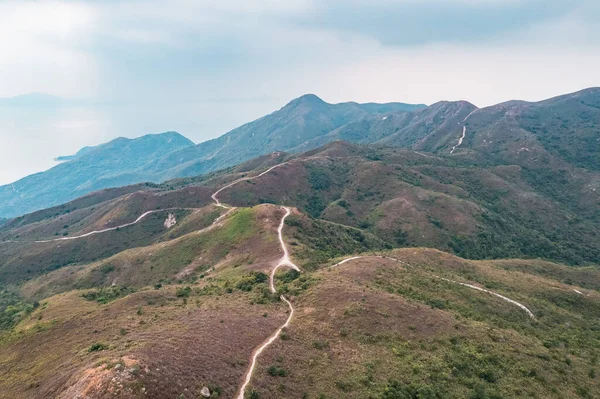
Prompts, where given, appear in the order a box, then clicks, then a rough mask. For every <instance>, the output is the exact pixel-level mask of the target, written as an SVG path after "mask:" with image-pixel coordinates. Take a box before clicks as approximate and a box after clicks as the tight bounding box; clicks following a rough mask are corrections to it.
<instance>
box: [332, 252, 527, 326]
mask: <svg viewBox="0 0 600 399" xmlns="http://www.w3.org/2000/svg"><path fill="white" fill-rule="evenodd" d="M368 257H375V258H383V259H393V260H395V261H397V262H400V263H402V264H405V265H407V266H410V264H408V263H406V262H403V261H401V260H399V259H396V258H391V257H387V256H381V255H375V256H352V257H350V258H347V259H344V260H342V261H340V262H338V263H336V264H334V265H332V266H331V267H336V266H339V265H343V264H344V263H346V262H350V261H351V260H355V259H360V258H368ZM431 276H432V277H435V278H439V279H440V280H443V281H446V282H449V283H454V284H458V285H462V286H463V287H468V288H471V289H474V290H477V291H481V292H485V293H487V294H490V295H494V296H496V297H498V298H500V299H502V300H504V301H506V302H509V303H512V304H513V305H515V306H518V307H519V308H521V309H523V310H524V311H525V313H527V315H528V316H529V317H531V318H532V319H533V320H535V315H534V314H533V312H532V311H531V310H529V309H528V308H527V307H526V306H525V305H523V304H522V303H519V302H517V301H515V300H513V299H510V298H508V297H505V296H504V295H500V294H498V293H496V292H494V291H490V290H486V289H485V288H481V287H477V286H476V285H473V284H467V283H460V282H458V281H454V280H450V279H447V278H444V277H440V276H436V275H434V274H432V275H431Z"/></svg>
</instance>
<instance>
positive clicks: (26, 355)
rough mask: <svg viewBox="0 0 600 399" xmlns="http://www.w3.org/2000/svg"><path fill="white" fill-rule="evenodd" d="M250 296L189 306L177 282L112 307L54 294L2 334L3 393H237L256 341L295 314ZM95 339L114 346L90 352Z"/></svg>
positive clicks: (205, 299) (216, 297) (194, 299)
mask: <svg viewBox="0 0 600 399" xmlns="http://www.w3.org/2000/svg"><path fill="white" fill-rule="evenodd" d="M265 289H266V287H265ZM251 295H252V294H244V293H241V292H240V291H239V290H236V291H235V292H234V293H232V294H227V295H225V294H210V293H209V294H205V295H202V296H195V294H192V296H191V297H190V298H189V300H188V304H187V305H186V304H184V303H183V302H182V299H181V298H177V297H176V296H175V287H169V288H163V289H161V290H149V291H142V292H139V293H135V294H132V295H129V296H128V297H126V298H122V299H119V300H117V301H115V302H112V303H109V304H108V305H99V304H97V303H95V302H90V301H87V300H85V299H83V298H82V297H81V296H80V293H79V292H71V293H67V294H61V295H58V296H55V297H52V298H49V299H48V300H47V301H45V302H44V304H43V305H42V306H41V307H40V308H39V309H38V310H37V311H36V312H34V313H33V314H32V315H31V317H30V319H28V320H26V321H24V322H22V323H21V324H20V325H19V326H18V327H17V328H16V330H15V331H14V332H13V333H12V334H11V335H10V336H8V337H4V339H2V340H1V341H0V375H2V378H0V392H2V394H0V397H6V398H9V397H10V398H16V397H19V398H47V397H65V398H72V397H79V395H82V396H84V397H87V398H108V397H115V396H117V397H125V398H138V397H149V398H164V397H173V398H175V397H179V395H181V394H185V395H186V397H196V395H197V394H198V393H199V390H200V389H201V388H202V387H203V386H208V387H210V388H211V389H213V390H214V389H219V390H220V391H221V392H222V396H221V397H232V396H233V393H234V391H235V389H236V388H237V384H238V381H239V380H240V379H241V377H242V375H243V373H244V371H245V369H246V365H247V360H248V358H249V357H250V354H251V352H252V350H253V348H254V347H256V346H258V344H259V343H260V342H262V341H263V340H264V339H265V338H266V337H267V336H268V335H269V334H270V333H271V332H272V330H274V329H275V328H276V326H277V325H278V324H280V323H281V322H282V321H283V320H284V319H285V317H286V315H285V311H286V308H285V307H282V306H281V305H280V304H277V303H271V304H269V303H267V304H262V305H261V304H252V302H253V299H252V297H251ZM265 315H266V316H265ZM95 343H101V344H103V345H105V349H104V350H100V351H91V352H90V348H91V347H92V345H93V344H95ZM119 363H122V364H124V365H125V367H123V368H122V369H120V367H122V366H117V364H119Z"/></svg>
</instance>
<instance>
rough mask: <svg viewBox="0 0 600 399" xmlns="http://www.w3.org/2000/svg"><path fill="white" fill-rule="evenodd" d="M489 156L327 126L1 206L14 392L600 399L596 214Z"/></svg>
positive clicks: (9, 383) (4, 309)
mask: <svg viewBox="0 0 600 399" xmlns="http://www.w3.org/2000/svg"><path fill="white" fill-rule="evenodd" d="M428 131H433V130H428ZM459 148H460V147H459ZM476 151H477V150H471V149H468V148H467V147H465V148H464V149H462V148H461V149H460V151H455V153H453V154H452V156H448V155H445V154H444V153H442V154H439V155H436V154H432V153H423V152H420V151H413V150H410V149H400V148H395V147H389V146H381V145H358V144H351V143H347V142H341V141H335V142H332V143H329V144H327V145H325V146H323V147H319V148H316V149H314V150H311V151H308V152H305V153H301V154H286V153H282V152H275V153H271V154H267V155H263V156H261V157H259V158H255V159H252V160H250V161H248V162H246V163H242V164H240V165H237V166H235V167H231V168H229V169H226V170H222V171H219V172H214V173H211V174H207V175H203V176H198V177H191V178H179V179H176V180H172V181H167V182H165V183H162V184H138V185H135V186H126V187H121V188H111V189H106V190H101V191H98V192H95V193H91V194H88V195H86V196H84V197H81V198H78V199H76V200H73V201H71V202H68V203H65V204H62V205H60V206H56V207H53V208H49V209H45V210H40V211H37V212H34V213H32V214H29V215H25V216H22V217H18V218H15V219H12V220H10V221H8V222H7V223H5V224H4V225H2V226H0V375H2V376H3V378H0V390H1V392H3V393H4V395H5V396H6V397H19V398H21V397H22V398H46V397H59V398H72V397H91V398H109V397H122V398H138V397H147V398H163V397H206V395H207V394H210V397H226V398H230V397H239V395H240V394H241V395H242V397H251V398H289V397H294V398H295V397H309V398H311V397H312V398H319V397H326V398H337V397H344V398H346V397H347V398H369V397H372V398H382V399H394V398H424V397H426V398H440V399H441V398H447V397H457V398H458V397H460V398H462V397H472V398H511V397H514V398H518V397H544V398H546V397H548V398H554V397H555V398H576V397H594V392H598V391H599V390H600V380H598V378H596V373H597V359H596V357H597V356H596V353H598V351H599V350H600V339H599V337H598V333H597V332H598V330H599V329H600V324H599V322H598V320H600V268H599V267H598V263H600V262H599V261H600V247H599V244H598V243H599V242H600V240H598V232H599V228H600V227H599V226H600V223H598V221H597V220H594V219H590V218H588V217H584V216H581V215H583V214H582V213H581V212H583V210H582V209H579V208H578V207H568V206H567V204H568V202H564V201H565V200H564V199H562V198H558V199H557V198H554V197H552V196H550V195H549V194H547V193H546V191H544V190H542V189H540V187H541V186H538V185H536V184H532V183H530V174H529V173H537V171H536V170H534V171H533V172H531V171H528V170H526V168H525V167H523V166H519V165H516V164H510V165H509V164H500V163H499V162H500V161H499V159H492V160H489V159H480V157H478V156H473V155H472V154H471V152H473V153H474V152H476ZM85 156H87V155H85ZM85 156H83V157H82V159H83V158H84V157H85ZM77 161H78V160H75V161H72V162H77ZM596 175H597V172H595V171H588V172H587V175H582V176H588V177H593V176H596ZM571 184H572V183H571ZM572 187H576V186H575V185H572ZM585 187H587V185H586V184H582V186H581V189H585ZM574 194H577V193H574ZM588 207H589V208H591V210H590V212H597V210H598V208H600V205H598V204H597V203H592V202H590V203H589V204H588ZM427 247H429V248H427ZM431 247H433V248H431ZM457 255H460V256H462V257H459V256H457ZM505 258H511V259H505ZM537 258H544V259H537ZM492 259H493V260H492ZM563 262H565V263H570V264H573V265H577V267H573V266H569V265H565V264H563ZM296 269H298V270H296ZM246 383H247V384H246ZM203 392H204V393H203Z"/></svg>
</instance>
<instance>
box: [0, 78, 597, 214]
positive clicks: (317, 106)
mask: <svg viewBox="0 0 600 399" xmlns="http://www.w3.org/2000/svg"><path fill="white" fill-rule="evenodd" d="M599 126H600V88H591V89H586V90H583V91H580V92H577V93H573V94H568V95H564V96H560V97H556V98H552V99H549V100H545V101H541V102H536V103H529V102H524V101H511V102H507V103H502V104H498V105H495V106H491V107H486V108H481V109H479V108H477V107H476V106H475V105H473V104H471V103H469V102H466V101H456V102H448V101H442V102H438V103H436V104H433V105H431V106H425V105H410V104H403V103H389V104H374V103H369V104H358V103H353V102H348V103H341V104H328V103H326V102H324V101H323V100H321V99H320V98H319V97H317V96H315V95H313V94H308V95H304V96H302V97H300V98H297V99H295V100H293V101H291V102H290V103H288V104H287V105H286V106H284V107H283V108H281V109H280V110H278V111H276V112H273V113H272V114H269V115H267V116H264V117H262V118H260V119H258V120H256V121H253V122H250V123H248V124H246V125H243V126H241V127H239V128H236V129H234V130H232V131H230V132H229V133H227V134H224V135H223V136H220V137H219V138H216V139H214V140H210V141H206V142H203V143H200V144H198V145H194V144H193V143H192V142H191V141H189V140H187V139H185V138H184V137H183V136H181V135H179V134H177V133H174V132H169V133H164V134H161V135H153V136H152V135H151V136H144V137H142V138H139V139H135V140H127V139H116V140H113V141H111V142H110V143H107V144H104V145H101V146H98V147H93V148H89V147H86V148H84V149H82V150H81V151H79V152H78V153H77V154H75V155H74V156H68V157H59V158H58V160H62V161H67V162H65V163H63V164H61V165H57V166H56V167H54V168H52V169H50V170H48V171H46V172H43V173H39V174H36V175H32V176H28V177H26V178H24V179H21V180H19V181H17V182H15V183H13V184H10V185H6V186H2V187H0V204H1V205H0V217H14V216H18V215H21V214H24V213H27V212H31V211H34V210H37V209H43V208H47V207H49V206H53V205H57V204H60V203H63V202H66V201H69V200H71V199H74V198H76V197H78V196H81V195H83V194H86V193H89V192H91V191H94V190H98V189H102V188H107V187H117V186H122V185H125V184H133V183H138V182H144V181H148V182H161V181H165V180H169V179H172V178H176V177H189V176H196V175H200V174H203V173H207V172H211V171H215V170H218V169H223V168H227V167H230V166H233V165H236V164H239V163H240V162H243V161H246V160H249V159H252V158H255V157H257V156H260V155H263V154H268V153H271V152H275V151H288V152H302V151H307V150H310V149H313V148H317V147H319V146H322V145H324V144H326V143H329V142H332V141H336V140H345V141H350V142H354V143H359V144H378V145H386V146H394V147H406V148H411V149H413V150H416V151H423V152H430V153H434V154H438V155H444V156H452V157H453V158H456V159H461V158H464V157H476V158H479V159H481V160H485V161H486V162H489V163H497V164H504V163H508V164H517V165H521V166H523V167H526V168H542V169H544V168H547V167H548V166H549V167H550V168H551V169H552V168H558V169H561V170H566V169H569V168H577V169H578V172H577V174H581V173H585V171H586V170H588V171H592V170H593V171H597V170H600V155H599V154H600V140H598V135H599V133H598V132H599ZM459 142H460V145H459ZM564 173H566V172H564ZM595 184H600V183H598V182H595V183H592V186H593V187H591V188H590V190H592V189H594V188H595ZM598 189H599V190H600V187H599V188H598ZM557 195H558V194H557ZM561 195H568V193H566V194H561Z"/></svg>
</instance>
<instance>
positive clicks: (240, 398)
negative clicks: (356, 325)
mask: <svg viewBox="0 0 600 399" xmlns="http://www.w3.org/2000/svg"><path fill="white" fill-rule="evenodd" d="M288 163H289V162H283V163H280V164H277V165H275V166H272V167H270V168H269V169H267V170H265V171H264V172H262V173H260V174H258V175H256V176H252V177H244V178H241V179H237V180H235V181H233V182H231V183H229V184H227V185H226V186H224V187H221V188H220V189H219V190H217V191H215V193H214V194H213V195H212V196H211V197H212V199H213V200H214V201H215V205H217V206H220V207H222V208H225V209H232V208H231V207H230V206H228V205H225V204H223V203H221V201H220V200H219V197H218V195H219V194H220V193H221V192H222V191H223V190H225V189H226V188H229V187H232V186H234V185H236V184H238V183H241V182H243V181H247V180H252V179H256V178H259V177H261V176H264V175H266V174H267V173H269V172H270V171H272V170H273V169H275V168H278V167H280V166H282V165H286V164H288ZM282 208H283V209H284V210H285V214H284V215H283V217H282V218H281V221H280V222H279V227H278V228H277V235H278V238H279V245H280V246H281V250H282V251H283V255H282V256H281V258H280V259H279V261H278V262H277V265H276V266H275V267H274V268H273V270H272V271H271V275H270V276H269V289H270V290H271V292H272V293H273V294H275V293H276V292H277V289H276V288H275V282H274V280H275V273H276V272H277V269H279V268H280V267H284V266H285V267H290V268H292V269H294V270H297V271H300V268H299V267H298V266H297V265H296V264H295V263H294V262H292V260H291V259H290V253H289V251H288V249H287V246H286V244H285V241H284V239H283V226H285V219H286V218H287V217H288V216H290V214H291V213H292V210H291V209H290V208H288V207H286V206H283V207H282ZM279 298H280V299H281V300H282V301H283V302H285V303H286V304H287V305H288V308H289V312H290V314H289V316H288V318H287V320H286V321H285V323H284V324H282V325H281V326H280V327H279V328H278V329H277V330H276V331H275V332H274V333H273V334H272V335H271V336H270V337H269V338H267V340H266V341H265V342H263V343H262V344H261V345H260V346H259V347H258V348H256V349H255V350H254V352H253V354H252V361H251V362H250V367H249V368H248V370H247V371H246V374H245V375H244V382H243V383H242V386H240V388H239V390H238V392H237V394H236V398H237V399H244V395H245V393H246V388H247V387H248V385H249V384H250V381H251V380H252V375H253V374H254V370H255V369H256V364H257V362H258V357H259V356H260V354H261V353H262V352H263V351H264V350H265V349H266V348H268V347H269V346H270V345H271V344H272V343H273V342H275V340H276V339H277V337H279V334H281V331H282V330H283V329H284V328H286V327H287V326H288V325H289V324H290V322H291V321H292V318H293V317H294V307H293V306H292V303H291V302H290V301H289V300H287V299H286V298H285V297H284V296H283V295H281V296H280V297H279Z"/></svg>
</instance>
